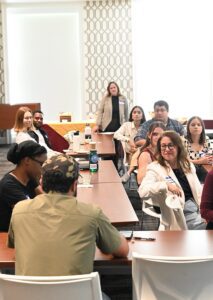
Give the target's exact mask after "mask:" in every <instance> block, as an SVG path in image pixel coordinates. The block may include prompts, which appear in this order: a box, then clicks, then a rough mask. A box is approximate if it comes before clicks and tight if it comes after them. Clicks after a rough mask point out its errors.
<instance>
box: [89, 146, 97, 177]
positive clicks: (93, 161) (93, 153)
mask: <svg viewBox="0 0 213 300" xmlns="http://www.w3.org/2000/svg"><path fill="white" fill-rule="evenodd" d="M98 160H99V157H98V153H97V150H96V143H94V142H91V143H90V153H89V170H90V172H91V173H95V172H97V171H98Z"/></svg>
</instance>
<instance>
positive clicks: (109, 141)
mask: <svg viewBox="0 0 213 300" xmlns="http://www.w3.org/2000/svg"><path fill="white" fill-rule="evenodd" d="M92 141H93V142H96V149H97V153H98V155H99V156H100V157H106V156H107V157H109V156H114V155H115V145H114V141H113V134H101V133H94V134H92ZM89 151H90V145H89V144H88V143H86V144H84V145H81V147H80V150H79V152H72V151H66V154H67V155H70V156H74V157H88V155H89Z"/></svg>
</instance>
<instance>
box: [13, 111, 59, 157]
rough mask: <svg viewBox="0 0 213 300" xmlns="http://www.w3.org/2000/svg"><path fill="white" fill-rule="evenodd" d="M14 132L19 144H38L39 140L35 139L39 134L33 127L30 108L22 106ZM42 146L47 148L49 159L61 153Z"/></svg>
mask: <svg viewBox="0 0 213 300" xmlns="http://www.w3.org/2000/svg"><path fill="white" fill-rule="evenodd" d="M14 131H15V132H16V134H17V135H16V143H17V144H20V143H22V142H25V141H34V142H36V143H38V140H36V139H34V138H33V137H35V136H37V134H36V132H35V127H34V126H33V116H32V111H31V109H30V108H29V107H26V106H22V107H20V108H19V109H18V111H17V113H16V118H15V124H14ZM33 133H34V134H33ZM41 146H44V147H45V148H46V150H47V156H48V158H50V157H51V156H53V155H56V154H58V153H59V152H57V151H53V150H52V149H50V148H49V147H48V146H47V145H46V144H45V143H43V144H42V145H41Z"/></svg>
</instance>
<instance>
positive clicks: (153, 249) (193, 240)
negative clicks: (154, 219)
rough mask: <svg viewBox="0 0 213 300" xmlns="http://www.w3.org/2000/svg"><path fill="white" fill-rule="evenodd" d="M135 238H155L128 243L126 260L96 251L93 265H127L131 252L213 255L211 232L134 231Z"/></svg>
mask: <svg viewBox="0 0 213 300" xmlns="http://www.w3.org/2000/svg"><path fill="white" fill-rule="evenodd" d="M134 234H135V235H136V236H142V237H151V238H155V239H156V240H155V241H151V242H150V241H138V240H134V239H132V241H130V242H129V247H130V251H129V255H128V258H122V259H120V258H119V259H118V258H114V257H112V255H105V254H103V253H101V252H100V250H98V249H97V251H96V256H95V265H97V266H98V265H99V266H103V265H129V264H131V262H132V252H138V253H140V254H144V255H154V256H177V257H182V256H183V257H184V256H192V257H197V256H199V257H200V256H201V257H205V256H207V255H213V231H212V230H183V231H143V232H142V231H135V232H134Z"/></svg>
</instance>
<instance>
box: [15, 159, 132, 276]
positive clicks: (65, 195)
mask: <svg viewBox="0 0 213 300" xmlns="http://www.w3.org/2000/svg"><path fill="white" fill-rule="evenodd" d="M78 177H79V170H78V164H77V163H76V162H75V160H74V159H73V158H69V157H67V156H65V155H64V154H60V155H56V156H53V157H51V158H50V159H48V160H46V162H45V163H44V165H43V166H42V178H41V185H42V189H43V191H44V194H41V195H38V196H37V197H35V198H34V199H33V201H29V200H26V201H22V204H21V203H18V204H17V205H16V206H15V208H14V210H13V214H12V218H11V223H10V229H9V246H10V247H14V246H15V248H16V274H17V275H32V276H54V275H55V276H59V275H61V276H64V275H74V274H87V273H90V272H92V270H93V260H94V255H95V250H96V246H97V247H98V248H100V250H101V251H102V252H104V253H111V254H113V255H115V256H119V257H125V256H126V255H127V254H128V244H127V241H126V240H125V238H124V237H123V236H121V235H120V233H119V232H118V231H117V229H116V228H115V227H113V226H112V225H111V223H110V222H109V220H108V218H107V217H106V216H105V215H104V213H103V212H102V211H101V209H100V208H99V207H97V206H93V205H91V204H86V203H83V202H79V201H78V200H77V198H76V197H77V182H78ZM20 215H21V218H20Z"/></svg>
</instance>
